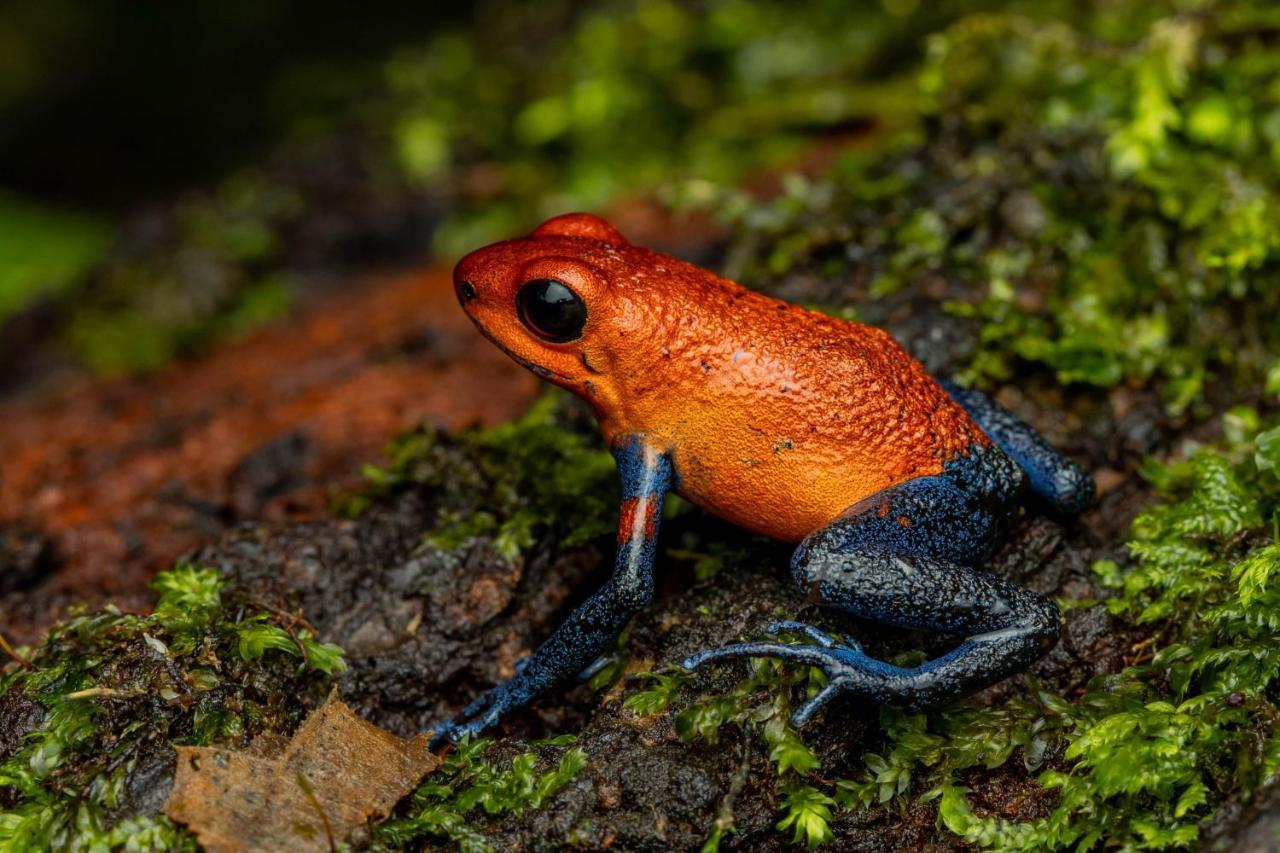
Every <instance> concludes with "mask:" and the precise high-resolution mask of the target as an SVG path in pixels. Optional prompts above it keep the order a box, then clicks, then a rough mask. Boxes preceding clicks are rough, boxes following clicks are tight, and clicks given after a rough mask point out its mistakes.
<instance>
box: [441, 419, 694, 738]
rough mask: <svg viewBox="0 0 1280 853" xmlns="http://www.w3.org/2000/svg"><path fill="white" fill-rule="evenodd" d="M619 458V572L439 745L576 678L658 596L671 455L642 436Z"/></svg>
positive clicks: (620, 450)
mask: <svg viewBox="0 0 1280 853" xmlns="http://www.w3.org/2000/svg"><path fill="white" fill-rule="evenodd" d="M613 456H614V458H615V459H616V460H617V462H618V473H619V474H620V475H621V477H622V513H621V518H620V519H619V522H618V554H617V558H616V564H615V567H614V571H613V575H612V576H611V577H610V578H609V580H608V582H607V583H606V584H605V585H604V586H603V587H602V588H601V589H599V590H597V591H596V592H595V593H594V594H593V595H592V596H591V597H590V598H588V599H587V600H586V601H584V602H583V603H582V604H580V605H579V606H578V607H577V608H576V609H575V610H574V611H573V613H571V614H570V615H569V618H568V619H566V620H565V621H564V623H563V624H561V625H560V627H559V628H557V629H556V630H555V633H553V634H552V635H551V637H550V638H549V639H548V640H547V641H546V642H545V643H543V644H542V645H541V646H539V647H538V649H537V651H535V652H534V653H533V655H532V656H530V657H529V658H528V659H527V660H525V661H523V662H522V664H521V666H520V668H519V670H518V672H517V674H516V675H515V677H514V678H512V679H510V680H509V681H506V682H504V683H502V684H500V685H498V686H497V687H495V688H493V689H492V690H489V691H488V692H486V693H485V694H483V695H482V696H480V697H479V698H478V699H476V700H475V701H474V702H472V703H471V704H470V705H468V706H467V708H466V710H464V711H463V712H462V713H461V714H459V715H457V716H456V717H454V718H453V719H452V720H449V721H448V722H446V723H443V724H441V725H439V726H437V727H436V731H435V736H434V737H433V739H432V746H433V748H434V747H435V746H438V745H440V744H443V743H445V742H449V741H457V740H459V739H460V738H462V737H463V736H464V735H467V734H476V733H478V732H480V731H483V730H484V729H487V728H489V727H490V726H493V725H494V724H496V723H497V722H498V721H499V720H500V719H502V717H503V716H504V715H506V714H507V713H509V712H511V711H514V710H516V709H517V708H522V707H524V706H525V705H527V704H529V703H530V702H531V701H533V700H534V699H535V698H536V697H538V696H539V695H541V694H543V693H545V692H546V691H548V690H550V689H551V688H553V687H555V686H557V685H559V684H563V683H565V682H567V681H570V680H572V679H573V678H574V677H575V676H577V675H578V674H579V673H580V672H582V671H583V670H585V669H586V668H587V667H588V666H589V665H590V664H591V663H592V662H593V661H595V660H596V659H597V658H598V657H600V655H601V654H603V653H604V652H605V650H606V649H607V648H608V647H609V644H610V643H612V642H613V641H614V640H615V639H617V636H618V634H619V633H621V631H622V629H623V628H624V627H625V626H626V624H627V621H628V620H630V619H631V617H632V616H634V615H635V614H636V613H637V612H638V611H639V610H640V609H641V608H643V607H644V606H645V605H646V604H648V603H649V601H650V599H651V598H652V597H653V557H654V548H655V545H656V542H657V537H658V524H659V521H660V519H661V516H662V504H663V501H664V499H665V498H666V495H667V491H668V490H669V489H670V488H671V478H672V466H671V459H670V457H669V456H668V455H667V454H666V453H665V452H663V451H661V450H658V449H656V448H654V447H651V446H649V445H647V444H646V443H645V442H644V438H643V436H630V437H627V438H625V439H623V440H620V441H618V442H616V443H615V445H614V448H613Z"/></svg>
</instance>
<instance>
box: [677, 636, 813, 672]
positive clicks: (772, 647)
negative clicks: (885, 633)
mask: <svg viewBox="0 0 1280 853" xmlns="http://www.w3.org/2000/svg"><path fill="white" fill-rule="evenodd" d="M751 657H766V658H779V659H780V660H787V661H793V662H795V663H805V664H809V665H810V666H817V667H824V666H825V665H827V664H828V663H829V662H830V657H831V656H830V653H829V650H828V649H825V648H823V647H821V646H803V645H798V644H791V643H734V644H733V645H729V646H721V647H720V648H718V649H704V650H703V651H700V652H698V653H697V654H692V655H689V656H688V657H687V658H685V659H684V660H683V661H681V663H680V665H681V666H683V667H684V668H685V669H690V670H692V669H697V668H698V667H700V666H702V665H703V664H704V663H706V662H708V661H713V660H727V659H731V658H751Z"/></svg>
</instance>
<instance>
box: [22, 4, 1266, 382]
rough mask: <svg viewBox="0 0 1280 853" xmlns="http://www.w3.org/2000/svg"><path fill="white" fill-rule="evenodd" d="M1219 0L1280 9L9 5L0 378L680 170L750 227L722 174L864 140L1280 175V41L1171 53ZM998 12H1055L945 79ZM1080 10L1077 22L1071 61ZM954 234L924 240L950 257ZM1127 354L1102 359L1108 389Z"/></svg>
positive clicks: (245, 314) (436, 248) (141, 354)
mask: <svg viewBox="0 0 1280 853" xmlns="http://www.w3.org/2000/svg"><path fill="white" fill-rule="evenodd" d="M1223 7H1229V8H1228V12H1229V15H1228V17H1224V18H1223V20H1224V21H1225V20H1230V19H1231V18H1230V17H1229V16H1230V15H1234V16H1236V17H1237V18H1241V17H1242V16H1243V17H1244V18H1249V16H1253V18H1259V19H1261V18H1262V17H1265V16H1266V15H1268V14H1271V13H1269V12H1268V11H1267V9H1266V5H1265V4H1222V3H1209V2H1195V0H1182V2H1178V1H1177V0H1164V2H1134V0H1126V1H1125V2H1104V1H1103V0H1098V1H1097V2H1092V3H1069V2H1058V1H1057V0H1023V2H1017V1H1016V0H1008V2H998V0H991V2H958V1H957V0H941V2H920V0H864V2H854V3H850V2H837V0H800V2H782V1H781V0H699V2H684V3H678V2H671V0H608V2H598V3H575V2H567V0H552V2H543V3H498V2H482V3H477V4H469V5H468V4H452V5H447V4H422V3H410V2H375V3H368V4H363V5H362V6H361V7H360V8H359V9H358V11H356V10H352V9H351V8H350V7H348V6H345V5H343V4H338V3H302V2H297V0H257V2H251V0H229V1H228V2H219V3H214V2H190V3H177V4H175V3H165V2H160V0H149V2H125V0H100V2H88V1H87V0H81V2H77V0H49V2H43V3H21V2H19V3H10V4H6V5H3V6H0V109H2V110H3V115H4V121H3V122H2V123H0V260H3V263H0V392H2V391H3V390H4V389H5V388H6V387H8V388H13V387H18V386H21V385H22V384H23V382H24V381H29V380H30V378H31V377H37V378H38V377H39V376H40V375H41V374H42V372H47V371H48V370H49V369H50V366H51V365H52V366H63V367H65V366H67V365H74V366H79V367H87V368H89V369H92V370H95V371H102V372H109V373H120V372H132V371H138V370H146V369H150V368H154V367H156V366H158V365H161V364H164V363H165V362H166V361H168V360H169V359H171V358H173V357H175V356H182V355H189V354H194V353H198V352H199V351H201V350H202V349H203V348H205V347H207V346H208V345H209V344H210V343H211V342H214V341H217V340H221V339H224V338H226V337H228V336H235V335H238V334H241V333H243V332H244V331H245V330H247V329H251V328H254V327H255V326H258V325H260V324H261V323H263V322H264V321H267V320H270V319H272V318H275V317H279V316H281V315H283V314H286V313H287V312H288V311H290V310H291V308H293V307H294V306H296V305H297V304H298V303H299V300H301V299H305V298H306V297H307V296H308V295H309V294H311V293H314V292H318V291H321V290H323V289H324V288H327V287H334V286H350V285H349V284H348V282H350V281H351V276H350V275H349V274H350V273H351V272H353V271H364V270H370V269H378V268H385V267H389V266H400V265H404V264H408V263H417V262H421V261H423V260H426V259H429V258H431V257H433V256H436V257H440V258H448V257H451V256H454V255H456V254H457V253H459V252H462V251H465V250H466V249H468V248H471V247H474V246H475V245H478V244H480V243H483V242H485V241H487V240H491V239H494V238H497V237H501V236H505V235H508V234H510V233H513V232H516V231H518V230H520V229H522V228H526V227H528V226H529V225H531V224H533V223H535V222H536V221H538V220H539V219H540V218H542V217H544V216H547V215H549V214H553V213H557V212H562V211H565V210H570V209H595V210H600V209H604V208H606V207H608V206H609V205H611V204H617V203H619V201H620V200H624V199H629V198H633V197H636V196H638V195H642V194H650V193H653V192H654V191H657V192H659V194H660V195H661V197H662V198H664V199H666V200H667V201H673V202H678V203H680V204H682V205H685V206H688V205H690V204H694V205H696V204H703V205H704V206H706V205H707V204H709V203H711V202H713V201H714V202H715V203H716V204H719V209H718V211H717V212H719V213H720V214H721V215H723V216H725V217H726V218H730V219H731V218H732V208H733V205H732V204H726V203H722V202H724V199H723V196H722V194H721V193H720V190H721V189H722V188H726V187H729V188H732V187H734V186H736V185H738V184H740V183H742V182H743V181H744V180H745V179H746V178H747V177H749V176H753V175H759V174H761V173H765V172H778V171H785V170H786V169H787V168H789V167H790V166H791V165H792V164H794V163H795V162H796V158H797V157H798V156H799V155H800V153H801V152H803V151H805V150H807V149H810V148H811V147H812V146H813V145H814V144H815V143H821V142H822V141H823V140H827V139H833V140H847V139H848V138H850V137H851V136H852V135H853V134H854V133H856V132H867V133H868V134H869V136H870V137H871V138H872V139H873V141H874V143H875V144H874V145H873V146H872V149H871V150H875V151H886V150H891V147H892V146H893V145H900V144H902V143H903V142H904V140H905V141H910V140H913V139H914V140H919V139H928V138H929V136H930V134H931V133H935V132H936V131H937V129H938V128H943V127H947V126H953V125H954V124H955V123H956V122H957V121H959V122H969V121H974V120H975V117H976V120H977V121H979V122H986V123H987V125H991V124H992V123H993V122H1006V123H1007V124H1008V126H1009V127H1011V128H1012V127H1025V126H1026V125H1027V124H1028V123H1038V124H1039V125H1042V126H1056V127H1057V128H1058V129H1059V130H1061V131H1062V136H1063V137H1064V138H1066V137H1068V136H1070V134H1071V133H1078V132H1082V129H1092V130H1093V131H1096V132H1098V133H1100V134H1103V135H1111V137H1112V138H1111V139H1110V141H1109V142H1108V144H1109V145H1110V146H1111V148H1110V149H1109V150H1110V151H1111V153H1112V157H1111V162H1110V163H1109V168H1110V169H1112V171H1113V172H1114V173H1115V174H1116V175H1117V176H1119V177H1126V176H1132V175H1135V174H1139V173H1143V172H1144V170H1145V172H1153V170H1155V169H1156V168H1157V167H1159V166H1160V163H1159V162H1158V161H1159V159H1160V158H1161V157H1162V156H1164V154H1163V153H1162V152H1161V150H1160V146H1161V145H1163V144H1164V143H1165V142H1166V139H1167V137H1168V136H1169V134H1168V132H1167V131H1170V130H1172V131H1174V132H1175V133H1177V134H1179V135H1180V138H1186V139H1189V141H1191V142H1194V143H1197V144H1199V146H1200V148H1202V149H1204V151H1203V152H1199V151H1197V152H1196V154H1195V156H1196V157H1209V156H1214V154H1213V149H1214V148H1215V147H1216V148H1217V149H1218V154H1219V155H1225V154H1227V153H1230V154H1232V156H1238V155H1240V154H1241V153H1245V154H1248V155H1249V156H1253V154H1254V153H1257V152H1261V155H1260V156H1263V157H1265V158H1267V159H1265V160H1264V161H1257V162H1256V163H1255V165H1259V166H1260V167H1261V166H1265V167H1266V168H1270V169H1272V170H1274V165H1275V163H1274V161H1272V160H1271V159H1270V157H1269V155H1268V154H1267V151H1268V150H1269V149H1267V148H1266V146H1267V145H1269V144H1270V143H1268V142H1267V139H1269V138H1270V137H1269V136H1268V134H1272V135H1274V134H1273V133H1272V131H1275V133H1280V119H1278V120H1275V121H1273V119H1272V118H1268V116H1274V115H1280V113H1274V108H1273V106H1272V104H1271V101H1273V100H1274V99H1275V92H1274V91H1273V90H1274V87H1272V91H1270V93H1269V94H1265V95H1264V96H1263V97H1262V100H1259V95H1260V94H1261V93H1263V92H1265V91H1267V90H1266V89H1265V87H1263V86H1262V84H1261V82H1258V81H1260V80H1261V77H1262V75H1263V74H1264V73H1265V72H1266V71H1267V67H1266V66H1267V60H1266V58H1265V56H1263V55H1260V54H1249V57H1250V58H1248V59H1247V62H1248V63H1251V64H1250V65H1248V67H1247V68H1246V69H1245V71H1244V72H1243V73H1244V75H1245V76H1246V77H1247V75H1249V74H1253V75H1254V76H1253V77H1249V78H1248V79H1247V80H1245V79H1244V77H1242V78H1241V79H1240V80H1235V81H1225V82H1224V81H1223V80H1222V79H1221V75H1218V76H1213V75H1210V76H1208V77H1206V78H1204V80H1203V81H1202V83H1203V85H1202V84H1201V83H1197V84H1195V85H1193V86H1192V87H1191V88H1190V89H1188V88H1187V86H1186V81H1185V80H1181V79H1179V77H1180V75H1181V76H1182V77H1185V76H1186V75H1187V74H1188V73H1190V72H1189V69H1190V68H1191V66H1192V65H1194V64H1195V63H1189V62H1186V61H1184V60H1183V59H1180V58H1179V56H1178V55H1177V51H1178V50H1181V51H1182V52H1183V53H1186V54H1188V55H1191V54H1194V53H1195V51H1196V50H1197V49H1198V48H1197V47H1196V45H1195V44H1194V43H1191V42H1187V43H1186V44H1182V45H1181V46H1179V45H1178V44H1173V45H1172V46H1171V47H1170V48H1169V50H1166V49H1165V47H1162V46H1161V42H1160V39H1161V38H1163V36H1161V35H1160V32H1161V30H1160V28H1161V27H1162V26H1165V25H1168V26H1169V27H1172V28H1173V31H1174V37H1177V33H1178V32H1180V31H1178V30H1177V27H1176V26H1175V24H1176V22H1177V21H1179V20H1184V19H1185V20H1197V19H1199V18H1205V17H1214V16H1218V15H1220V9H1221V8H1223ZM993 21H1005V22H1006V23H1007V22H1010V21H1023V22H1026V23H1027V24H1028V26H1029V27H1030V29H1029V30H1028V31H1027V32H1026V33H1023V32H1013V31H1011V32H1010V33H1008V35H1007V39H1006V40H1005V41H997V42H996V43H995V44H994V46H988V52H987V53H985V54H978V55H974V56H968V57H967V58H966V57H965V56H963V50H956V51H953V52H952V54H951V55H952V56H956V55H960V56H961V60H960V61H959V62H957V63H953V64H952V65H949V66H947V68H946V70H945V74H946V75H954V76H953V77H952V76H947V77H938V74H939V69H940V68H941V67H942V66H940V65H938V64H937V63H936V62H935V60H936V59H937V57H938V56H940V55H941V53H940V51H941V49H942V47H943V46H945V45H947V44H950V43H953V42H955V39H956V34H957V33H961V34H963V33H966V32H968V33H969V34H970V35H973V34H974V33H980V32H981V31H982V30H983V29H984V27H989V26H992V24H991V22H993ZM984 22H987V23H985V24H984ZM1170 22H1174V23H1173V24H1171V23H1170ZM1246 25H1247V27H1253V28H1254V29H1255V30H1256V29H1257V28H1258V27H1261V28H1262V30H1264V31H1269V30H1268V28H1270V27H1272V26H1274V22H1272V21H1270V20H1269V19H1268V20H1267V21H1263V22H1262V23H1257V22H1254V23H1252V24H1251V23H1248V21H1246ZM1068 28H1071V30H1070V31H1071V32H1074V35H1073V36H1072V38H1078V39H1079V41H1078V42H1075V43H1073V44H1072V45H1071V46H1070V47H1069V48H1068V47H1065V46H1064V47H1062V50H1063V51H1064V52H1063V53H1062V55H1061V56H1056V55H1055V54H1054V53H1053V51H1054V50H1056V49H1057V48H1055V47H1054V42H1055V39H1057V40H1060V41H1062V42H1063V45H1066V41H1069V39H1066V37H1065V36H1064V35H1063V33H1064V32H1067V31H1068ZM1055 34H1056V35H1055ZM1187 38H1190V39H1191V41H1194V36H1190V37H1186V38H1184V41H1187ZM1232 38H1235V37H1234V36H1233V37H1232ZM971 41H973V42H974V43H978V42H980V41H981V39H980V38H973V39H971ZM1024 42H1025V44H1024ZM961 47H963V45H961ZM1239 48H1241V43H1240V42H1239V41H1238V39H1237V40H1236V41H1231V42H1224V43H1223V44H1222V45H1220V46H1219V47H1217V48H1215V49H1217V50H1223V49H1227V50H1236V49H1239ZM1125 51H1128V52H1127V53H1126V52H1125ZM1006 52H1009V53H1008V55H1006ZM1109 52H1110V54H1111V55H1108V53H1109ZM1068 54H1070V55H1068ZM1157 54H1158V55H1157ZM1143 56H1147V57H1148V59H1147V60H1145V61H1147V63H1148V64H1147V65H1146V66H1144V65H1143V64H1142V63H1143V61H1144V60H1143V59H1142V57H1143ZM1046 57H1049V58H1050V59H1052V61H1055V62H1059V63H1060V64H1059V65H1058V67H1055V68H1054V69H1052V72H1053V73H1052V74H1049V73H1048V72H1046V71H1045V69H1044V68H1042V67H1040V63H1043V62H1044V61H1045V60H1046ZM1152 57H1154V58H1152ZM931 63H932V64H931ZM1090 63H1094V64H1093V65H1090ZM1160 63H1165V65H1166V67H1164V68H1163V70H1162V69H1161V68H1160V67H1158V66H1159V64H1160ZM1209 65H1211V63H1205V62H1201V63H1199V65H1198V66H1197V67H1199V68H1205V69H1207V68H1208V67H1209ZM1111 66H1114V67H1111ZM1249 68H1252V71H1250V70H1248V69H1249ZM1144 69H1145V70H1144ZM931 74H932V75H934V76H933V77H932V78H931V77H930V75H931ZM992 74H995V75H997V79H995V80H994V81H993V80H988V79H986V78H985V77H984V75H987V76H990V75H992ZM1072 74H1074V77H1072ZM1255 83H1257V86H1258V87H1257V88H1255V89H1253V90H1249V91H1245V90H1246V88H1247V87H1248V86H1253V85H1254V84H1255ZM1197 87H1199V88H1197ZM1210 90H1211V91H1210ZM952 91H956V92H961V93H964V97H961V98H959V99H958V100H953V101H949V100H948V96H949V93H950V92H952ZM1206 93H1208V94H1206ZM1193 95H1194V97H1192V96H1193ZM1143 99H1145V101H1144V100H1143ZM1144 103H1145V104H1146V106H1145V107H1144ZM1144 110H1145V112H1144ZM1269 110H1270V111H1272V112H1268V111H1269ZM1254 113H1256V114H1254ZM1242 118H1243V119H1246V120H1247V121H1240V120H1238V119H1242ZM1267 122H1271V123H1272V124H1267ZM1273 125H1275V127H1273ZM1268 128H1271V130H1268ZM1068 130H1069V131H1070V132H1068ZM1003 132H1004V131H1002V130H1001V129H999V128H996V127H993V128H992V129H991V137H992V139H998V138H1000V135H1001V133H1003ZM865 147H866V146H864V148H865ZM1233 147H1234V149H1236V150H1234V151H1232V150H1230V149H1232V148H1233ZM1246 149H1247V150H1246ZM858 156H863V157H864V160H865V159H866V155H865V152H864V153H863V154H862V155H858ZM1215 168H1216V166H1215ZM1237 172H1240V170H1239V169H1237ZM1240 174H1241V175H1243V172H1240ZM1217 177H1218V178H1221V179H1222V180H1226V178H1225V177H1223V175H1221V174H1219V175H1217ZM1157 179H1158V176H1157V177H1156V178H1153V179H1152V180H1153V181H1154V180H1157ZM1196 180H1199V178H1196ZM1140 183H1141V181H1140ZM1148 189H1151V187H1148ZM1268 191H1269V190H1268ZM1255 195H1256V194H1255ZM1219 201H1221V199H1219ZM1269 204H1270V202H1269V201H1268V202H1266V205H1269ZM741 206H742V205H741V204H739V208H741ZM1264 206H1265V205H1264ZM1269 210H1270V208H1269V207H1267V210H1265V211H1264V210H1261V209H1259V210H1258V211H1255V213H1257V215H1258V216H1259V217H1261V219H1259V220H1258V221H1257V222H1255V224H1254V226H1252V227H1254V229H1255V230H1256V229H1258V228H1262V229H1264V230H1265V224H1264V223H1265V222H1266V221H1269V220H1268V219H1267V217H1268V216H1269V215H1270V213H1269ZM757 214H759V212H758V211H757ZM775 214H776V211H775ZM758 218H759V216H757V219H758ZM775 218H776V217H775ZM766 219H767V217H766ZM1246 219H1247V217H1242V218H1241V219H1240V220H1238V222H1237V223H1236V224H1237V225H1238V226H1239V227H1242V228H1246V229H1247V228H1249V227H1251V226H1249V224H1248V222H1247V221H1246ZM1255 219H1257V217H1255ZM934 224H935V225H936V224H937V223H934ZM929 225H930V223H929V222H927V221H921V222H917V223H916V226H917V227H916V230H915V231H914V232H904V234H903V235H900V236H902V237H904V238H910V240H911V241H912V242H913V243H914V244H915V245H914V247H913V251H914V252H915V253H916V255H917V256H919V257H931V258H934V259H937V258H939V257H942V256H943V254H945V252H944V250H945V249H947V246H946V245H945V244H939V245H934V243H936V242H937V240H938V238H939V234H938V232H937V229H936V228H935V229H933V230H932V231H931V230H930V228H929V227H928V226H929ZM1233 227H1234V226H1233ZM922 229H923V230H922ZM913 234H914V237H913V236H912V235H913ZM931 241H932V242H931ZM1224 251H1225V250H1224ZM1268 251H1269V250H1268ZM1246 260H1247V259H1246ZM983 274H986V273H985V272H984V273H983ZM996 278H999V276H997V277H996ZM1006 301H1008V300H1006ZM980 310H985V311H987V313H988V314H990V312H991V311H993V310H995V309H994V308H993V307H992V306H991V305H989V304H988V305H987V306H986V307H985V308H983V309H980ZM988 319H991V318H990V317H988ZM1095 325H1096V324H1095ZM1022 331H1025V329H1023V330H1022ZM1104 331H1105V330H1104ZM1090 334H1093V332H1090ZM1045 337H1046V339H1047V340H1049V341H1050V343H1053V342H1054V341H1056V340H1057V339H1056V338H1054V337H1053V334H1051V333H1047V335H1046V336H1045ZM1032 348H1034V347H1032ZM1023 349H1024V350H1027V351H1026V352H1022V353H1020V356H1021V357H1026V358H1029V359H1031V360H1033V361H1034V360H1037V359H1040V360H1044V361H1050V363H1051V359H1050V357H1049V355H1045V353H1046V352H1048V350H1047V349H1045V348H1044V347H1042V348H1041V349H1042V352H1040V353H1037V352H1031V351H1030V350H1029V349H1028V347H1027V346H1026V345H1025V342H1024V344H1023ZM1126 357H1127V356H1126ZM1121 360H1122V359H1121V358H1120V357H1119V356H1117V357H1116V358H1114V359H1112V360H1111V361H1109V362H1107V364H1105V365H1104V366H1103V368H1092V369H1089V370H1086V371H1085V375H1084V376H1083V378H1084V379H1085V380H1086V381H1088V380H1090V379H1097V378H1099V377H1101V378H1102V379H1103V380H1106V381H1112V382H1113V381H1115V380H1116V379H1118V378H1119V377H1120V376H1121V375H1123V374H1124V371H1125V370H1126V369H1127V368H1125V367H1124V365H1122V364H1120V363H1119V362H1120V361H1121ZM1117 365H1118V366H1117ZM1055 366H1056V365H1055ZM1067 368H1068V369H1067V370H1066V373H1067V374H1071V370H1072V369H1074V368H1072V366H1071V365H1067ZM1108 371H1109V372H1108ZM1116 371H1120V372H1119V373H1117V372H1116ZM1104 374H1105V375H1104ZM1067 378H1069V379H1079V378H1081V377H1080V376H1075V375H1074V374H1072V375H1069V376H1067Z"/></svg>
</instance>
